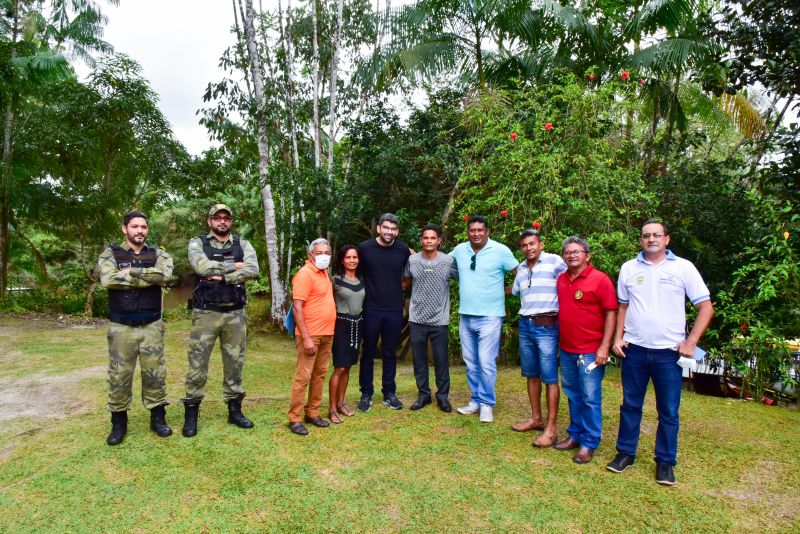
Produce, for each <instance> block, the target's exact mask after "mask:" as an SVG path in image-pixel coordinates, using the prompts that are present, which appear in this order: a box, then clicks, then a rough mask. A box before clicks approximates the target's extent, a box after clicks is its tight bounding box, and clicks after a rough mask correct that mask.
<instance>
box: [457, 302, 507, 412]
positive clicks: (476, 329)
mask: <svg viewBox="0 0 800 534" xmlns="http://www.w3.org/2000/svg"><path fill="white" fill-rule="evenodd" d="M502 327H503V318H502V317H486V316H482V315H461V320H460V322H459V325H458V335H459V337H460V338H461V357H462V358H464V364H465V365H466V366H467V384H468V385H469V389H470V391H471V392H472V397H471V400H472V401H473V402H477V403H478V404H483V405H487V406H494V404H495V402H496V399H495V395H494V386H495V383H496V382H497V353H498V352H499V351H500V331H501V329H502Z"/></svg>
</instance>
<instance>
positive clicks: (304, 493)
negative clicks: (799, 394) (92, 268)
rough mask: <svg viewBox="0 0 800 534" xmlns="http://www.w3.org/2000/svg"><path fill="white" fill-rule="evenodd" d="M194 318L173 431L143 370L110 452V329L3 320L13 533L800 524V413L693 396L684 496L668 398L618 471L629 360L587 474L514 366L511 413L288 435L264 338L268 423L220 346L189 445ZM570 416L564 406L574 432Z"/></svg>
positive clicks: (275, 363) (502, 395)
mask: <svg viewBox="0 0 800 534" xmlns="http://www.w3.org/2000/svg"><path fill="white" fill-rule="evenodd" d="M188 328H189V322H188V321H179V322H172V323H170V324H168V325H167V361H168V393H169V396H170V401H171V402H172V405H171V406H169V407H168V408H167V420H168V421H169V423H170V424H171V426H172V427H173V430H174V431H175V434H174V435H173V436H171V437H169V438H166V439H161V438H158V437H156V436H155V435H154V434H153V433H152V432H150V431H149V427H148V423H149V414H148V413H147V411H146V410H145V409H144V408H143V407H142V405H141V402H140V400H139V391H140V389H139V384H137V383H136V382H138V378H137V379H136V380H135V384H136V385H135V391H134V406H133V409H132V410H131V412H130V424H129V430H128V436H127V437H126V439H125V441H124V442H123V444H122V445H120V446H118V447H109V446H107V445H106V444H105V438H106V435H107V434H108V431H109V429H110V423H109V415H108V413H107V412H106V411H105V395H106V389H105V387H106V386H105V366H106V364H107V350H106V339H105V327H104V326H96V325H79V324H78V325H71V324H69V323H68V324H59V323H58V322H56V321H53V320H48V319H40V320H32V319H30V318H9V317H6V318H0V532H3V533H11V532H30V531H52V532H173V531H174V532H267V531H302V532H330V531H335V532H400V531H402V532H419V531H431V532H433V531H435V532H482V531H500V532H543V531H553V532H653V531H668V532H679V531H682V532H713V533H722V532H800V460H799V459H798V444H799V443H800V413H798V412H797V411H796V410H793V409H787V408H775V407H767V406H763V405H761V404H757V403H752V402H750V403H748V402H741V401H737V400H732V399H719V398H713V397H703V396H699V395H695V394H693V393H688V392H684V396H683V403H682V409H681V412H682V413H681V421H682V429H681V435H680V440H681V441H680V457H679V465H678V468H677V469H676V476H677V478H678V485H676V486H675V487H672V488H667V487H662V486H658V485H657V484H656V483H655V482H654V480H653V476H654V464H653V462H652V454H653V442H654V436H655V428H656V416H655V405H654V401H653V395H652V391H651V392H650V393H649V394H648V398H647V404H646V406H645V418H644V421H643V423H642V438H641V442H640V449H639V458H638V461H637V463H636V465H635V466H634V467H633V468H632V469H629V470H628V471H626V472H625V473H623V474H613V473H610V472H608V471H606V469H605V464H606V463H607V462H608V461H609V460H610V459H611V458H612V457H613V456H614V452H615V451H614V440H615V437H616V430H617V424H618V421H619V410H618V407H619V404H620V402H621V395H622V391H621V389H620V380H619V371H618V370H617V369H610V370H609V372H608V373H607V375H606V380H605V386H604V407H605V409H606V410H605V414H604V437H605V439H604V441H603V442H602V443H601V445H600V448H599V449H598V450H597V451H596V455H595V460H594V462H593V463H591V464H589V465H584V466H581V465H576V464H573V463H572V462H571V461H570V458H571V455H570V453H560V452H558V451H555V450H552V449H550V450H538V449H534V448H532V447H531V446H530V443H531V441H532V439H533V438H534V437H535V434H534V433H525V434H519V433H516V432H512V431H511V430H510V425H511V424H512V423H514V422H517V421H518V420H520V419H521V418H523V417H525V416H526V415H527V414H526V405H527V400H526V399H525V396H524V382H523V378H522V377H521V376H520V375H519V370H518V369H515V368H506V369H502V370H501V371H500V373H499V375H498V391H497V393H498V404H497V409H496V411H495V422H494V424H488V425H487V424H481V423H479V422H478V418H477V417H474V416H462V415H458V414H455V413H453V414H444V413H442V412H440V411H439V410H438V409H437V408H436V407H435V406H428V407H426V408H425V409H423V410H421V411H419V412H411V411H410V410H408V409H404V410H402V411H399V412H395V411H391V410H389V409H388V408H385V407H384V406H382V405H381V404H380V402H378V403H377V404H376V405H375V406H374V407H373V409H372V410H371V411H370V412H368V413H367V414H362V413H359V414H358V415H357V416H356V417H352V418H346V420H345V422H344V423H343V424H341V425H338V426H331V427H330V428H328V429H324V430H323V429H316V428H313V427H311V435H310V436H308V437H306V438H301V437H298V436H295V435H293V434H291V433H289V431H288V429H287V427H286V412H287V409H288V404H287V403H288V394H289V389H290V384H291V378H292V375H293V371H294V350H293V344H292V342H291V341H290V340H289V339H288V338H284V337H278V336H271V335H266V334H258V333H256V334H252V335H251V336H250V342H249V346H248V353H247V362H246V365H245V386H246V388H247V391H248V396H247V398H246V399H245V405H244V411H245V414H246V415H248V416H249V417H250V418H251V419H253V421H254V422H255V425H256V426H255V428H254V429H253V430H249V431H247V430H241V429H238V428H236V427H234V426H232V425H228V424H227V423H226V413H227V412H226V407H225V405H224V404H223V403H222V393H221V380H222V371H221V363H220V358H219V355H218V352H215V354H214V356H213V357H212V360H211V369H210V372H209V375H210V379H209V386H210V387H209V388H208V392H207V397H206V400H205V401H204V402H203V404H202V405H201V408H200V432H199V434H198V435H197V437H195V438H192V439H186V438H184V437H182V436H181V435H180V427H181V424H182V422H183V408H182V406H181V405H180V403H179V398H180V397H181V395H182V394H183V387H182V383H183V376H184V373H185V371H186V365H187V363H186V341H187V337H188ZM357 371H358V370H357V368H356V369H354V370H353V373H352V376H351V386H350V390H349V392H348V397H349V399H350V402H349V404H350V405H351V407H354V406H355V404H356V403H357V400H358V372H357ZM376 376H378V377H379V376H380V372H379V371H376ZM451 376H452V395H451V401H452V402H453V404H454V405H456V406H457V405H461V404H462V403H466V401H467V400H468V390H467V386H466V379H465V375H464V368H463V367H455V368H454V369H452V371H451ZM137 377H138V370H137ZM431 381H432V382H433V380H431ZM398 387H399V390H398V394H399V396H400V398H401V399H402V400H403V401H404V403H405V404H406V406H409V405H410V404H411V403H412V402H413V400H414V398H415V397H416V388H415V385H414V377H413V373H412V370H411V367H410V364H401V365H399V367H398ZM379 397H380V395H379V394H378V395H376V399H377V400H378V401H379V400H380V398H379ZM566 425H567V405H566V399H564V398H562V404H561V415H560V417H559V429H560V430H561V431H562V432H563V430H564V429H565V428H566Z"/></svg>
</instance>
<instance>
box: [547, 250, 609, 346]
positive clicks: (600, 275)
mask: <svg viewBox="0 0 800 534" xmlns="http://www.w3.org/2000/svg"><path fill="white" fill-rule="evenodd" d="M556 290H557V291H558V331H559V336H560V346H561V348H562V349H563V350H565V351H567V352H572V353H575V354H591V353H594V352H597V349H598V348H600V343H601V342H602V341H603V329H604V327H605V317H606V315H605V314H606V312H607V311H609V310H616V309H617V308H618V307H619V304H618V303H617V293H616V291H614V284H612V283H611V279H610V278H609V277H608V275H607V274H605V273H604V272H602V271H598V270H597V269H595V268H594V267H593V266H592V264H591V263H590V264H589V265H587V266H586V268H585V269H584V270H583V272H581V273H580V274H579V275H578V276H577V277H576V278H575V279H574V280H570V276H569V271H567V272H565V273H563V274H562V275H561V276H559V277H558V280H556Z"/></svg>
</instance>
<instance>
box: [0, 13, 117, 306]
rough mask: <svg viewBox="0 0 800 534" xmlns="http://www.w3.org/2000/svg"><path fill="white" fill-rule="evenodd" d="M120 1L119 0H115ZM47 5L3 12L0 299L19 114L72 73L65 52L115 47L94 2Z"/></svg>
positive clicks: (4, 284)
mask: <svg viewBox="0 0 800 534" xmlns="http://www.w3.org/2000/svg"><path fill="white" fill-rule="evenodd" d="M109 1H111V3H117V2H118V0H109ZM49 7H50V8H51V9H50V10H49V11H48V14H49V16H50V18H46V16H45V12H44V11H43V9H44V7H43V6H42V4H41V3H39V2H32V1H30V0H4V1H2V2H0V11H1V12H2V13H5V14H6V17H5V18H0V40H2V41H4V42H5V43H7V47H8V50H9V55H8V56H7V57H6V58H4V59H5V61H6V62H7V67H8V68H7V69H5V70H7V71H8V74H9V77H8V78H7V79H5V80H4V84H3V93H4V95H3V97H4V98H3V104H4V114H3V159H2V179H1V180H0V298H3V297H5V294H6V289H7V288H8V252H9V222H10V220H11V191H12V184H11V182H12V180H11V177H12V169H13V145H14V143H13V137H14V118H15V114H16V112H17V110H18V107H19V106H20V105H23V101H24V97H25V95H26V94H28V93H30V92H31V88H33V87H35V86H37V85H40V84H42V83H45V82H47V81H49V80H52V79H54V78H55V79H57V78H62V77H64V76H66V75H68V73H69V72H70V69H69V65H68V63H67V60H66V58H65V57H64V56H63V54H62V52H63V51H64V50H65V49H66V48H67V47H71V51H72V52H73V53H75V54H76V55H78V56H81V57H88V53H89V51H92V50H99V51H109V50H111V46H110V45H109V44H108V43H105V42H104V41H102V40H101V39H100V36H101V35H102V30H101V28H102V24H103V23H104V22H105V19H104V17H103V16H102V15H101V14H100V11H99V10H98V8H97V6H96V4H95V2H93V1H91V0H71V1H66V0H54V1H53V2H52V4H51V5H50V6H49Z"/></svg>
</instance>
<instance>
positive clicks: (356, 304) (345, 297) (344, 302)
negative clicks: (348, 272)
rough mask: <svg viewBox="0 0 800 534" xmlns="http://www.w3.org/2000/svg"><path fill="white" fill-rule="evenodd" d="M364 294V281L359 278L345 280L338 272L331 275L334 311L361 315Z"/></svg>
mask: <svg viewBox="0 0 800 534" xmlns="http://www.w3.org/2000/svg"><path fill="white" fill-rule="evenodd" d="M365 294H366V292H365V290H364V283H363V282H362V281H361V280H347V279H345V278H344V277H343V276H339V275H338V274H337V275H335V276H334V277H333V298H334V300H335V301H336V313H344V314H347V315H361V311H362V309H363V305H364V295H365Z"/></svg>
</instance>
